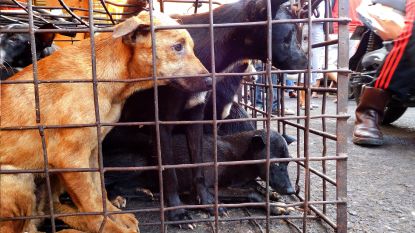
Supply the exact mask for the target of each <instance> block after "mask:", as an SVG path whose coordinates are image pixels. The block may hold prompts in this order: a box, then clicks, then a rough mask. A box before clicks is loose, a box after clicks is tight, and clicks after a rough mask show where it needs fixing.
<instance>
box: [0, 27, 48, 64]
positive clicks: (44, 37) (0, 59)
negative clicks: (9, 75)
mask: <svg viewBox="0 0 415 233" xmlns="http://www.w3.org/2000/svg"><path fill="white" fill-rule="evenodd" d="M51 28H54V26H53V25H51V24H45V25H43V26H42V27H41V29H51ZM2 29H28V25H23V24H11V25H7V26H4V28H2ZM54 38H55V34H54V33H36V34H35V41H36V59H37V60H39V59H40V58H42V57H44V56H46V55H47V54H45V52H44V50H45V48H48V47H50V46H51V45H52V42H53V39H54ZM30 64H32V53H31V46H30V35H29V33H27V32H15V33H13V32H6V33H1V34H0V67H2V69H6V70H8V71H10V70H11V69H15V70H18V69H19V68H23V67H26V66H28V65H30Z"/></svg>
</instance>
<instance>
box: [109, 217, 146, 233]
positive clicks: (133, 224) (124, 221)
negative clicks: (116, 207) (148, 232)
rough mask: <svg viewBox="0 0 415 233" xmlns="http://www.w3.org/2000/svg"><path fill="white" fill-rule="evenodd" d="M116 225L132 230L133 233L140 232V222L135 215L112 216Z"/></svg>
mask: <svg viewBox="0 0 415 233" xmlns="http://www.w3.org/2000/svg"><path fill="white" fill-rule="evenodd" d="M111 219H113V220H114V221H115V222H116V223H118V224H120V225H122V226H124V227H125V228H127V229H129V230H131V232H140V230H139V229H138V220H137V218H136V217H135V216H134V214H113V215H112V216H111Z"/></svg>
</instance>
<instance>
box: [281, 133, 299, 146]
mask: <svg viewBox="0 0 415 233" xmlns="http://www.w3.org/2000/svg"><path fill="white" fill-rule="evenodd" d="M282 137H283V138H284V139H285V141H286V142H287V144H288V145H290V144H291V143H293V142H295V141H297V139H295V138H294V137H291V136H290V135H287V134H283V135H282Z"/></svg>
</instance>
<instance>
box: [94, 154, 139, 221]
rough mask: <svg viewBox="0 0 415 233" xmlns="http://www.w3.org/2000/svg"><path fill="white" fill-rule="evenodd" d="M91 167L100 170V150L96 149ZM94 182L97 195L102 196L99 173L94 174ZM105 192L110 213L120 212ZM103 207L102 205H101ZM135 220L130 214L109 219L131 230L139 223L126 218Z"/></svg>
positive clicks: (111, 216)
mask: <svg viewBox="0 0 415 233" xmlns="http://www.w3.org/2000/svg"><path fill="white" fill-rule="evenodd" d="M89 166H90V167H91V168H99V165H98V148H95V149H94V150H93V151H92V154H91V157H90V159H89ZM91 175H92V180H93V182H94V185H95V188H96V190H97V193H99V194H100V195H102V189H101V177H100V174H99V173H98V172H92V173H91ZM104 192H105V198H106V201H107V202H106V203H107V204H106V205H107V209H108V210H109V211H120V209H118V208H117V207H115V206H114V205H113V204H112V202H111V201H109V200H108V196H107V193H106V190H105V189H104ZM101 205H102V204H101ZM129 215H130V217H132V218H134V217H133V215H131V214H128V215H122V214H114V215H110V216H109V218H111V219H112V220H114V221H115V222H117V223H119V224H121V225H124V226H127V227H128V228H131V226H137V225H138V221H137V220H136V219H135V218H134V221H133V222H132V221H131V218H130V217H126V216H129Z"/></svg>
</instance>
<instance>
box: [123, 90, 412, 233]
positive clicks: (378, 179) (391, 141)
mask: <svg viewBox="0 0 415 233" xmlns="http://www.w3.org/2000/svg"><path fill="white" fill-rule="evenodd" d="M333 99H334V97H332V96H330V97H329V99H328V102H327V103H328V104H327V107H328V108H327V112H328V113H332V114H334V113H335V111H336V108H335V104H334V103H333V102H332V100H333ZM312 101H313V103H316V104H319V105H320V107H321V97H320V98H319V99H313V100H312ZM287 106H288V107H290V108H295V101H294V100H292V99H291V100H287ZM355 107H356V106H355V103H354V101H349V114H350V116H351V118H350V119H349V120H348V126H347V129H346V130H345V133H346V134H347V135H348V136H349V138H348V156H349V158H348V171H347V172H348V178H347V183H348V232H408V233H410V232H413V229H415V108H412V109H409V110H408V111H407V112H406V113H405V115H404V116H403V117H402V118H401V119H399V120H398V121H396V122H395V123H394V124H392V125H390V126H386V127H382V130H383V132H384V134H385V141H386V143H385V145H384V146H382V147H379V148H364V147H359V146H355V145H354V144H353V143H352V142H351V138H350V135H351V133H352V128H353V121H354V109H355ZM320 113H321V108H318V109H315V110H312V111H311V114H312V115H318V114H320ZM311 125H312V127H314V128H316V129H320V130H321V120H313V121H312V122H311ZM273 127H274V128H275V127H276V125H275V123H274V124H273ZM287 130H288V133H289V134H291V135H293V136H294V135H296V130H295V128H293V127H288V128H287ZM327 131H328V132H330V133H335V120H330V119H329V120H327ZM298 143H299V150H300V151H302V148H303V146H302V143H303V142H302V140H301V139H300V141H299V142H298ZM296 148H297V146H296V144H293V145H291V146H290V151H291V153H292V155H293V157H295V156H296V153H297V149H296ZM326 149H327V155H333V153H335V143H334V142H328V143H327V148H326ZM322 151H323V147H322V139H321V137H318V136H315V135H311V137H310V155H311V156H321V155H322ZM311 166H313V167H314V168H316V169H317V170H321V162H317V163H312V164H311ZM296 174H297V173H296V165H295V164H294V163H291V164H290V175H291V180H292V182H293V183H294V182H295V180H296V179H295V177H296ZM327 174H328V175H329V176H330V177H331V178H333V179H335V163H334V162H328V163H327ZM303 177H304V172H303V169H300V180H299V186H300V188H301V190H304V182H303V179H304V178H303ZM327 187H328V188H327V199H328V200H335V189H334V187H333V186H332V185H327ZM321 190H322V182H321V179H320V178H318V177H317V176H315V175H312V176H311V197H312V200H322V199H321V196H322V191H321ZM283 200H285V201H286V202H287V203H292V202H295V201H298V200H296V199H294V198H288V197H284V198H283ZM142 204H143V203H142V202H141V203H138V202H134V201H132V202H130V205H129V207H132V208H134V207H137V206H141V205H142ZM149 205H150V206H152V207H154V206H157V203H154V202H153V203H152V204H149ZM319 208H320V209H321V207H319ZM191 213H192V216H193V218H196V219H197V218H207V217H208V216H207V215H206V214H205V213H204V212H203V211H198V210H194V211H192V212H191ZM228 214H229V217H231V218H232V217H238V216H239V217H241V216H249V215H258V216H263V215H264V212H263V211H262V210H260V209H252V208H250V209H229V210H228ZM302 214H303V212H302V211H301V209H299V208H296V210H295V211H294V212H293V213H291V214H290V216H302ZM327 215H328V216H329V217H331V219H334V220H335V216H336V215H335V206H333V205H328V206H327ZM138 217H139V219H140V222H142V223H146V222H147V223H148V222H153V221H158V219H159V214H158V213H153V214H147V213H146V214H139V215H138ZM290 222H291V223H292V224H293V225H295V226H296V228H297V229H296V228H295V227H293V226H292V224H288V223H287V222H286V221H283V220H279V219H276V220H272V221H271V232H298V230H301V229H302V227H303V223H302V220H301V219H291V220H290ZM196 227H197V228H196V232H212V229H213V227H214V225H212V224H209V223H198V224H196ZM141 230H142V232H159V231H160V228H159V227H158V226H142V227H141ZM219 230H220V232H264V231H265V223H264V222H263V221H260V220H259V221H233V222H222V223H220V224H219ZM168 231H169V232H191V231H190V230H183V229H179V228H176V227H172V226H168ZM306 232H333V231H332V229H331V228H330V226H329V225H327V224H325V223H323V222H320V221H317V220H310V221H309V222H308V223H307V230H306Z"/></svg>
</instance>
